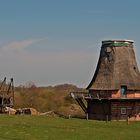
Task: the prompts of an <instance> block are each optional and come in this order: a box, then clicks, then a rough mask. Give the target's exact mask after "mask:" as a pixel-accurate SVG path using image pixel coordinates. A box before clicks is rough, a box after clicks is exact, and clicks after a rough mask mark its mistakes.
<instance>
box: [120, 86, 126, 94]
mask: <svg viewBox="0 0 140 140" xmlns="http://www.w3.org/2000/svg"><path fill="white" fill-rule="evenodd" d="M126 92H127V86H126V85H122V86H121V95H122V96H125V95H126Z"/></svg>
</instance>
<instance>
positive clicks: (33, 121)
mask: <svg viewBox="0 0 140 140" xmlns="http://www.w3.org/2000/svg"><path fill="white" fill-rule="evenodd" d="M93 139H94V140H139V139H140V122H130V124H129V125H128V124H127V123H126V122H108V123H107V122H104V121H93V120H84V119H64V118H59V117H46V116H12V115H11V116H8V115H0V140H93Z"/></svg>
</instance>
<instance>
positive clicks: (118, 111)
mask: <svg viewBox="0 0 140 140" xmlns="http://www.w3.org/2000/svg"><path fill="white" fill-rule="evenodd" d="M87 90H88V91H89V94H90V96H91V97H92V98H90V99H87V103H88V107H87V113H88V116H89V118H91V119H98V120H105V119H106V118H108V119H109V120H114V119H115V120H116V119H118V120H122V119H127V118H128V117H129V118H130V119H137V120H139V119H140V117H139V114H140V73H139V70H138V66H137V63H136V58H135V53H134V49H133V41H130V40H106V41H102V47H101V51H100V57H99V61H98V64H97V68H96V71H95V74H94V76H93V79H92V81H91V83H90V84H89V86H88V87H87Z"/></svg>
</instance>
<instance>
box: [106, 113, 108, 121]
mask: <svg viewBox="0 0 140 140" xmlns="http://www.w3.org/2000/svg"><path fill="white" fill-rule="evenodd" d="M106 123H108V115H106Z"/></svg>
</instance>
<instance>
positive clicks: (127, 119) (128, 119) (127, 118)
mask: <svg viewBox="0 0 140 140" xmlns="http://www.w3.org/2000/svg"><path fill="white" fill-rule="evenodd" d="M126 121H127V124H129V117H128V116H127V120H126Z"/></svg>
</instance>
